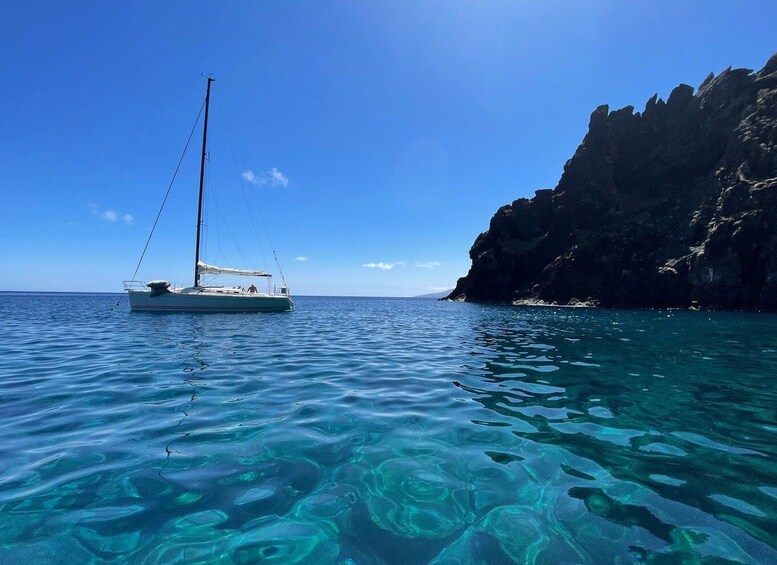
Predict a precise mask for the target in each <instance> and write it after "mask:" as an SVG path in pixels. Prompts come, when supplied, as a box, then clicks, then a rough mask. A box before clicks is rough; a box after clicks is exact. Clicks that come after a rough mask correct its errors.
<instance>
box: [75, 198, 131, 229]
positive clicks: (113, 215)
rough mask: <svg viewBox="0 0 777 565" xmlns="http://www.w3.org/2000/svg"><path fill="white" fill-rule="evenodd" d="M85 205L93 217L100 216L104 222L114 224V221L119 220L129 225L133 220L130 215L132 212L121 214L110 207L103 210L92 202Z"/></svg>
mask: <svg viewBox="0 0 777 565" xmlns="http://www.w3.org/2000/svg"><path fill="white" fill-rule="evenodd" d="M87 207H88V208H89V211H90V212H91V213H92V215H93V216H94V217H96V218H100V219H101V220H103V221H104V222H110V223H112V224H115V223H116V222H119V221H121V222H123V223H124V224H126V225H128V226H130V225H132V222H134V221H135V218H134V217H133V216H132V214H122V213H121V212H117V211H115V210H111V209H110V208H107V209H105V210H103V209H102V208H100V207H99V206H98V205H97V204H95V203H94V202H89V203H88V204H87Z"/></svg>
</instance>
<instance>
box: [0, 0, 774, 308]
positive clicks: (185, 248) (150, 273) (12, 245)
mask: <svg viewBox="0 0 777 565" xmlns="http://www.w3.org/2000/svg"><path fill="white" fill-rule="evenodd" d="M775 29H777V3H775V2H723V1H706V2H701V1H699V2H691V1H688V2H681V1H680V2H674V1H672V2H670V1H663V2H620V1H614V0H613V1H597V2H590V1H587V2H571V1H542V2H539V1H538V2H528V1H520V0H514V1H510V2H502V1H490V2H489V1H487V2H474V1H427V2H415V1H413V2H411V1H401V0H399V1H393V2H364V1H348V2H339V1H335V2H312V1H311V2H293V1H283V2H281V1H277V2H269V1H268V2H238V1H232V2H190V1H187V2H183V1H181V2H97V1H95V2H77V1H68V2H59V1H57V2H36V1H29V2H5V3H3V5H2V7H0V52H1V53H2V55H1V56H0V71H2V73H1V76H2V78H3V86H2V93H0V101H2V107H3V113H2V115H3V117H2V125H1V126H0V155H2V157H0V196H1V197H2V203H0V259H1V260H2V262H3V264H4V266H5V268H4V269H2V270H0V290H63V291H119V290H121V281H122V280H124V279H128V278H130V277H131V275H132V273H133V271H134V268H135V264H136V262H137V260H138V257H139V255H140V252H141V250H142V248H143V245H144V243H145V240H146V238H147V236H148V233H149V229H150V227H151V225H152V224H153V221H154V218H155V215H156V212H157V210H158V208H159V205H160V203H161V201H162V198H163V196H164V193H165V190H166V188H167V185H168V183H169V181H170V178H171V176H172V173H173V170H174V169H175V165H176V163H177V160H178V157H179V155H180V152H181V150H182V148H183V145H184V142H185V141H186V137H187V135H188V132H189V130H190V129H191V127H192V124H193V122H194V119H195V117H196V115H197V111H198V110H199V108H200V104H201V102H202V98H203V96H204V87H205V81H204V79H203V78H202V76H201V74H202V73H212V74H213V75H214V76H215V78H216V82H215V83H214V86H213V106H212V111H211V122H210V128H211V132H212V135H211V136H210V140H211V143H210V144H209V145H210V161H209V167H208V170H209V173H208V187H209V189H210V190H209V193H208V199H207V202H206V204H207V214H206V222H207V230H206V235H207V238H206V239H207V241H206V243H205V254H204V257H203V258H204V259H205V260H206V261H208V262H212V263H217V264H222V265H226V266H236V267H248V266H251V267H254V268H265V267H266V268H268V269H270V270H272V271H274V272H275V273H276V278H278V277H277V269H276V268H275V266H274V262H273V261H272V252H271V249H273V248H274V249H275V250H276V252H277V254H278V257H279V259H280V262H281V266H282V267H283V271H284V274H285V276H286V279H287V280H288V282H289V285H290V286H291V288H292V291H293V292H294V293H296V294H318V295H372V296H412V295H417V294H424V293H427V292H433V291H435V290H441V289H444V288H452V287H453V285H454V284H455V281H456V279H457V278H458V277H460V276H462V275H464V274H465V273H466V272H467V270H468V268H469V265H470V261H469V257H468V251H469V248H470V246H471V245H472V243H473V241H474V239H475V237H476V236H477V235H478V234H479V233H480V232H481V231H484V230H485V229H487V227H488V222H489V219H490V218H491V216H492V215H493V213H494V212H495V211H496V209H497V208H498V207H499V206H501V205H504V204H507V203H509V202H511V201H513V200H514V199H516V198H518V197H529V196H531V195H533V193H534V190H536V189H538V188H546V187H553V186H555V184H556V183H557V182H558V179H559V177H560V175H561V172H562V169H563V165H564V162H565V161H566V160H567V159H568V158H569V157H571V155H572V154H573V152H574V150H575V148H576V147H577V145H578V144H579V143H580V141H581V140H582V138H583V135H584V134H585V132H586V129H587V125H588V118H589V115H590V113H591V112H592V111H593V109H594V108H595V107H596V106H598V105H599V104H604V103H607V104H610V107H611V108H612V109H614V108H618V107H622V106H625V105H628V104H632V105H634V106H635V107H636V108H637V110H640V109H642V107H644V103H645V101H646V100H647V99H648V98H649V97H650V96H652V95H653V93H656V92H657V93H658V94H659V96H662V97H664V98H666V96H668V94H669V92H670V91H671V89H672V88H673V87H674V86H676V85H677V84H679V83H680V82H686V83H689V84H691V85H693V86H698V84H700V83H701V81H702V80H703V79H704V77H705V76H706V75H707V73H708V72H710V71H714V72H715V73H718V72H720V71H722V70H723V69H724V68H726V67H727V66H729V65H733V66H735V67H749V68H760V67H761V66H762V65H763V64H764V63H765V62H766V60H767V59H768V57H769V56H770V55H771V54H772V53H773V52H774V51H775V50H777V42H775V41H774V37H775V32H774V30H775ZM199 143H200V140H199V132H198V133H197V134H196V137H195V140H194V141H193V146H192V149H191V150H190V151H189V153H188V155H187V158H186V160H185V161H184V163H183V166H182V171H181V173H180V174H179V177H178V180H177V182H176V184H175V185H174V187H173V191H172V195H171V197H170V200H169V202H168V205H167V207H166V209H165V213H164V214H163V216H162V219H161V220H160V224H159V227H158V228H157V232H156V234H155V237H154V239H153V240H152V242H151V245H150V247H149V251H148V253H147V256H146V259H145V260H144V263H143V265H142V267H141V270H140V272H139V274H138V278H140V279H143V280H149V279H153V278H165V279H168V280H171V281H175V282H177V283H180V284H191V278H192V268H193V267H192V263H193V255H194V224H195V213H196V188H197V174H198V163H197V159H198V156H197V153H198V146H199ZM241 184H242V188H241ZM244 192H245V196H244ZM246 200H248V201H249V202H251V203H253V204H258V205H259V209H260V213H261V218H263V221H262V220H261V219H260V217H259V216H258V215H257V212H256V211H254V223H255V226H256V232H257V233H258V235H259V236H260V241H261V245H259V244H257V241H256V239H257V238H256V234H255V231H254V227H253V226H252V225H251V218H250V217H249V216H248V215H247V213H246V212H245V208H246V206H245V201H246ZM252 209H254V210H255V208H252ZM265 226H266V229H265ZM268 234H269V237H268Z"/></svg>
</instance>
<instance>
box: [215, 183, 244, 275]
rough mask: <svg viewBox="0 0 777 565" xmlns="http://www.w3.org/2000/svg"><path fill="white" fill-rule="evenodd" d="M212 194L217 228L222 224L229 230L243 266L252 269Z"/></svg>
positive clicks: (219, 244)
mask: <svg viewBox="0 0 777 565" xmlns="http://www.w3.org/2000/svg"><path fill="white" fill-rule="evenodd" d="M207 174H208V183H210V173H207ZM210 192H211V194H213V197H212V203H213V209H214V210H215V212H216V225H217V226H219V225H222V224H223V225H224V227H225V228H226V229H227V233H228V234H229V236H230V237H231V238H232V241H233V242H234V243H235V248H236V249H237V253H238V255H240V259H242V261H243V264H244V265H245V266H246V267H250V265H251V264H250V263H249V262H248V261H247V260H246V258H245V255H243V249H242V247H240V243H239V242H238V240H237V238H236V237H235V234H234V232H233V231H232V228H230V227H229V222H227V220H226V219H225V218H224V215H223V214H222V213H221V208H219V205H218V200H217V199H216V196H215V191H213V190H211V191H210ZM216 233H217V235H218V236H219V242H218V247H219V253H220V252H221V239H220V237H221V236H220V235H219V231H218V230H217V231H216ZM216 276H218V275H216Z"/></svg>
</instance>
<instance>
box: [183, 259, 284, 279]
mask: <svg viewBox="0 0 777 565" xmlns="http://www.w3.org/2000/svg"><path fill="white" fill-rule="evenodd" d="M197 271H198V272H199V273H200V274H201V275H203V274H208V275H242V276H244V277H270V276H272V275H270V273H266V272H265V271H246V270H243V269H232V268H231V267H216V266H214V265H207V264H206V263H203V262H202V261H200V262H199V263H197Z"/></svg>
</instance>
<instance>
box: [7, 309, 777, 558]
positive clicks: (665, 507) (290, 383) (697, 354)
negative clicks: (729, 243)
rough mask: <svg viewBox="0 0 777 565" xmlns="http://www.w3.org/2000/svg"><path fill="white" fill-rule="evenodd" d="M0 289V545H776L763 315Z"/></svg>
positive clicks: (705, 548)
mask: <svg viewBox="0 0 777 565" xmlns="http://www.w3.org/2000/svg"><path fill="white" fill-rule="evenodd" d="M117 298H118V297H117V296H111V295H46V294H1V295H0V318H1V319H2V326H0V328H1V329H0V336H1V337H2V339H0V563H89V562H107V561H116V562H128V563H198V562H208V563H220V562H223V563H284V564H285V563H338V564H384V563H386V564H388V563H397V564H412V563H435V564H440V565H441V564H454V563H455V564H467V563H471V564H475V563H489V564H490V563H549V564H561V563H633V562H647V563H679V562H683V563H775V562H777V316H774V315H756V314H734V313H710V312H689V311H643V312H637V311H611V310H593V309H554V308H523V307H510V306H490V305H474V304H453V303H441V302H435V301H431V300H413V299H376V298H372V299H370V298H312V297H307V298H306V297H300V298H297V299H296V306H297V309H296V310H295V311H293V312H289V313H283V314H225V315H219V314H209V315H193V314H140V313H135V314H131V313H130V312H129V311H128V310H129V308H128V306H127V302H126V299H122V300H121V303H120V304H119V307H118V308H116V309H112V306H113V305H114V304H115V303H116V300H117Z"/></svg>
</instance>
